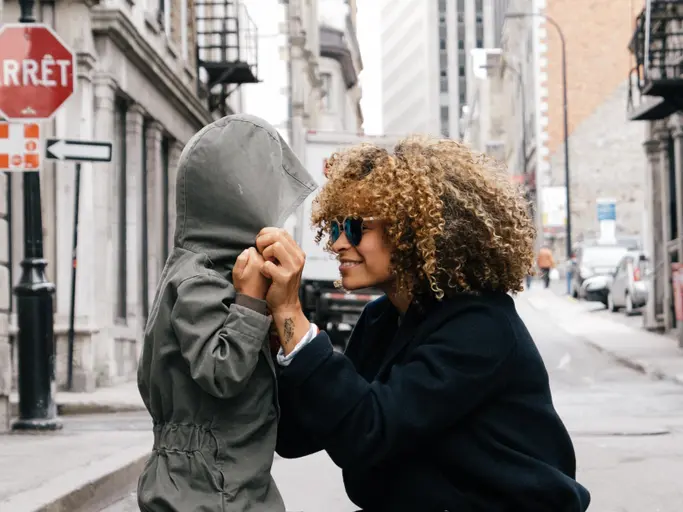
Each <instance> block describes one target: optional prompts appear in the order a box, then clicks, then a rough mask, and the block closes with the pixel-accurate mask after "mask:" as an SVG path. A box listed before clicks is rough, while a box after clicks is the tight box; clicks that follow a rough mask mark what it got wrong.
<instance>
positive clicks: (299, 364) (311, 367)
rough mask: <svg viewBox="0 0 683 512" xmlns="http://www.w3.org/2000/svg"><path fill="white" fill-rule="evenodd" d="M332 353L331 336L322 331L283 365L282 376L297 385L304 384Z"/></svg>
mask: <svg viewBox="0 0 683 512" xmlns="http://www.w3.org/2000/svg"><path fill="white" fill-rule="evenodd" d="M332 353H333V350H332V343H330V338H329V337H328V336H327V333H325V332H324V331H321V332H320V334H318V335H317V336H316V337H315V338H313V339H312V340H311V341H310V342H309V343H307V344H306V346H304V347H303V348H302V349H301V350H300V351H299V352H298V353H297V355H296V357H295V358H293V359H292V360H291V361H290V362H289V364H288V365H287V366H281V368H282V372H281V373H280V376H281V377H282V378H284V379H287V381H289V382H291V383H292V384H293V385H295V386H297V385H299V384H303V383H304V382H305V381H306V379H308V377H310V376H311V374H312V373H313V372H314V371H315V370H317V368H318V366H320V365H321V364H322V363H324V362H325V361H326V360H327V359H328V358H329V357H330V356H331V355H332Z"/></svg>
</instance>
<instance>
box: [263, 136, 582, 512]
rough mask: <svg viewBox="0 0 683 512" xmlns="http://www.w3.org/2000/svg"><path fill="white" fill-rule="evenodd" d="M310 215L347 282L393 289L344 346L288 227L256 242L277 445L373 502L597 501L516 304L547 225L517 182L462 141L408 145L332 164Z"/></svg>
mask: <svg viewBox="0 0 683 512" xmlns="http://www.w3.org/2000/svg"><path fill="white" fill-rule="evenodd" d="M313 222H314V224H315V225H316V226H317V227H318V228H319V237H323V236H328V237H329V239H328V242H327V243H328V248H329V249H330V250H331V251H332V252H334V253H335V254H336V255H337V256H338V258H339V261H340V272H341V286H343V288H344V289H346V290H358V289H362V288H369V287H374V288H379V289H380V290H382V291H384V293H385V296H384V297H382V298H380V299H377V300H376V301H374V302H372V303H370V304H368V305H367V307H366V308H365V310H364V311H363V314H362V316H361V318H360V319H359V322H358V324H357V326H356V328H355V330H354V332H353V334H352V336H351V339H350V342H349V345H348V348H347V350H346V353H345V354H340V353H337V352H335V351H334V350H333V349H332V345H331V344H330V340H329V337H328V336H327V334H325V333H324V332H319V330H318V327H317V326H315V325H314V324H311V323H310V322H309V321H308V320H307V319H306V317H305V316H304V314H303V312H302V310H301V305H300V303H299V299H298V293H297V291H298V288H299V281H300V278H301V271H302V268H303V265H304V261H305V254H304V253H303V252H302V250H301V249H300V248H299V247H298V246H297V244H296V243H295V242H294V241H293V240H292V238H291V237H290V236H289V235H288V234H287V233H285V232H283V231H282V230H279V229H275V228H268V229H265V230H263V231H262V232H261V233H260V234H259V236H258V237H257V239H256V245H257V248H258V249H259V251H260V252H261V253H262V255H263V257H264V259H265V260H266V261H265V263H264V265H263V273H264V274H265V275H266V276H267V277H269V278H272V284H271V286H270V288H269V290H268V293H267V294H266V301H267V302H268V304H269V307H270V309H271V310H272V312H273V319H274V322H275V325H276V328H277V330H278V333H279V335H280V343H281V351H280V352H279V354H278V364H279V365H280V367H281V370H280V374H279V399H280V406H281V410H282V415H281V420H280V427H279V431H278V444H277V451H278V453H279V454H280V455H281V456H283V457H287V458H296V457H303V456H305V455H308V454H311V453H314V452H317V451H319V450H323V449H324V450H326V451H327V453H328V454H329V456H330V457H331V458H332V460H333V461H334V462H335V463H336V464H337V465H338V466H339V467H340V468H342V470H343V476H344V484H345V487H346V491H347V493H348V496H349V498H350V499H351V500H352V501H353V502H354V503H355V504H356V505H357V506H358V507H360V508H362V510H363V511H365V512H378V511H391V512H408V511H410V512H415V511H416V510H424V511H444V510H450V511H453V512H454V511H465V510H467V511H474V510H477V511H490V512H493V511H524V512H548V511H551V510H552V511H570V510H571V511H576V512H580V511H585V510H586V508H587V507H588V504H589V502H590V495H589V493H588V491H587V490H586V489H585V488H584V487H583V486H582V485H580V484H579V483H577V482H576V480H575V471H576V461H575V454H574V448H573V445H572V441H571V439H570V437H569V434H568V433H567V430H566V429H565V427H564V425H563V423H562V421H561V420H560V418H559V416H558V414H557V412H556V411H555V408H554V407H553V402H552V398H551V392H550V387H549V381H548V374H547V371H546V368H545V366H544V363H543V360H542V359H541V356H540V354H539V352H538V350H537V348H536V345H535V344H534V342H533V340H532V338H531V336H530V334H529V332H528V331H527V329H526V327H525V326H524V323H523V321H522V320H521V318H520V317H519V315H518V314H517V311H516V309H515V303H514V300H513V298H512V297H511V296H510V294H511V293H515V292H518V291H521V290H522V289H523V283H524V279H525V277H526V275H527V273H528V272H529V270H530V268H531V266H532V264H533V259H534V249H533V245H534V234H535V233H534V227H533V223H532V221H531V220H530V218H529V216H528V205H527V204H526V202H525V201H524V199H523V198H522V197H521V196H520V195H519V192H518V191H517V190H516V188H515V186H514V185H513V184H512V183H511V181H510V179H509V176H508V175H506V174H505V172H504V171H498V170H496V169H495V166H494V165H493V164H492V163H491V162H490V161H489V160H487V159H486V158H485V157H482V156H479V155H476V154H473V153H472V152H471V151H470V150H469V149H468V148H467V147H466V146H465V145H464V144H462V143H460V142H456V141H453V140H431V139H423V138H409V139H406V140H404V141H402V142H400V143H399V144H398V145H397V146H396V147H395V149H394V153H393V154H390V153H388V152H387V151H385V150H384V149H381V148H378V147H375V146H373V145H361V146H357V147H354V148H352V149H349V150H346V151H344V152H342V153H340V154H337V155H334V157H333V158H332V159H331V161H330V168H329V179H328V181H327V183H326V184H325V185H324V187H323V189H322V191H321V192H320V194H319V195H318V197H317V199H316V202H315V207H314V212H313ZM313 477H314V475H311V478H313ZM312 481H313V480H312Z"/></svg>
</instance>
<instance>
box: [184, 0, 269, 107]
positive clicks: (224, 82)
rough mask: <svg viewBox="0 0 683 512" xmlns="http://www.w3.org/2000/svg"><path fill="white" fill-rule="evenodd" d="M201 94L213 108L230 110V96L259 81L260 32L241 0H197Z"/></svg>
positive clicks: (198, 63)
mask: <svg viewBox="0 0 683 512" xmlns="http://www.w3.org/2000/svg"><path fill="white" fill-rule="evenodd" d="M195 9H196V10H195V12H196V20H197V67H198V75H199V76H200V81H199V91H198V93H199V96H200V98H203V99H205V100H206V102H207V106H208V109H209V111H210V112H211V113H212V114H214V113H218V114H219V115H220V116H225V115H228V114H230V113H231V112H232V111H231V109H230V106H229V105H228V98H229V97H230V95H231V94H232V93H233V92H235V91H236V90H237V88H238V87H239V86H241V85H242V84H254V83H258V82H259V79H258V33H257V28H256V25H255V24H254V22H253V21H252V19H251V18H250V17H249V13H248V12H247V9H246V7H245V6H244V5H243V4H242V3H241V2H240V1H239V0H196V1H195Z"/></svg>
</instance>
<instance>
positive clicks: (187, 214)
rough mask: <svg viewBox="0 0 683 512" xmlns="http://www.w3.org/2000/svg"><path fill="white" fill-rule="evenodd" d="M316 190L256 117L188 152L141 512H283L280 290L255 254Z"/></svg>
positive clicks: (152, 340)
mask: <svg viewBox="0 0 683 512" xmlns="http://www.w3.org/2000/svg"><path fill="white" fill-rule="evenodd" d="M314 188H315V185H314V182H313V180H312V179H311V177H310V176H309V175H308V173H307V172H306V170H305V169H304V168H303V167H302V165H301V163H300V162H299V161H298V160H297V158H296V156H295V155H294V153H293V152H292V150H291V149H290V148H289V147H288V146H287V144H286V143H285V142H284V141H283V140H282V138H281V137H280V135H279V134H278V133H277V131H276V130H275V129H274V128H273V127H272V126H270V125H268V124H267V123H266V122H265V121H263V120H261V119H258V118H255V117H252V116H247V115H236V116H228V117H225V118H223V119H220V120H218V121H216V122H214V123H212V124H210V125H209V126H207V127H205V128H204V129H202V130H201V131H200V132H199V133H197V134H196V135H195V136H194V137H193V138H192V139H191V140H190V142H189V143H188V144H187V146H186V147H185V149H184V150H183V153H182V155H181V156H180V161H179V163H178V177H177V190H176V209H177V219H176V231H175V239H174V247H173V250H172V252H171V254H170V255H169V257H168V260H167V262H166V266H165V267H164V270H163V273H162V275H161V280H160V284H159V287H158V289H157V292H156V298H155V300H154V304H153V306H152V309H151V312H150V316H149V319H148V321H147V326H146V329H145V338H144V346H143V350H142V358H141V361H140V366H139V369H138V388H139V390H140V395H141V396H142V399H143V400H144V402H145V405H146V407H147V409H148V411H149V413H150V415H151V416H152V420H153V423H154V448H153V451H152V454H151V456H150V458H149V460H148V461H147V464H146V465H145V468H144V470H143V472H142V475H141V476H140V480H139V482H138V504H139V506H140V509H141V510H142V511H149V512H161V511H164V512H166V511H178V512H192V511H199V510H201V511H207V512H209V511H211V512H213V511H230V512H241V511H246V510H249V511H251V512H266V511H267V512H284V510H285V508H284V504H283V502H282V498H281V496H280V493H279V491H278V489H277V487H276V485H275V483H274V482H273V479H272V477H271V475H270V470H271V466H272V463H273V456H274V451H275V440H276V435H277V421H278V417H279V409H278V404H277V391H276V378H275V370H274V365H273V361H272V358H271V354H270V347H269V329H270V325H271V318H270V317H269V316H267V310H266V303H265V301H264V298H265V295H266V292H267V290H268V286H269V282H268V281H267V280H265V278H263V277H262V276H261V274H260V267H261V265H262V263H263V260H262V259H261V256H260V255H259V254H258V252H257V251H256V250H255V249H253V248H250V246H252V245H253V244H254V240H255V237H256V234H257V233H258V232H259V230H261V228H263V227H264V226H269V225H277V226H281V225H283V224H284V221H285V220H286V219H287V217H288V216H289V215H290V214H291V213H292V212H293V211H294V210H295V209H296V208H297V207H298V206H299V205H300V204H301V203H302V202H303V200H304V199H305V198H306V197H307V196H308V195H309V194H310V193H311V192H312V191H313V189H314ZM245 250H246V251H245ZM230 277H232V283H231V280H230Z"/></svg>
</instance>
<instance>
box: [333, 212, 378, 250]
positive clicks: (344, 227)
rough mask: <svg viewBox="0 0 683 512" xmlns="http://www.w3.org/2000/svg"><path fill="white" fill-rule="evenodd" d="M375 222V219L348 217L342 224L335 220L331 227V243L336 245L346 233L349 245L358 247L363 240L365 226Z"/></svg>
mask: <svg viewBox="0 0 683 512" xmlns="http://www.w3.org/2000/svg"><path fill="white" fill-rule="evenodd" d="M373 220H375V218H374V217H365V218H363V217H347V218H346V219H344V220H343V221H342V222H339V221H338V220H333V221H332V223H331V225H330V241H331V242H332V243H335V242H336V241H337V240H339V237H340V236H341V234H342V233H344V234H345V235H346V239H347V240H348V241H349V243H350V244H351V245H352V246H354V247H356V246H357V245H358V244H360V241H361V240H362V239H363V224H364V223H365V222H369V221H373Z"/></svg>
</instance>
